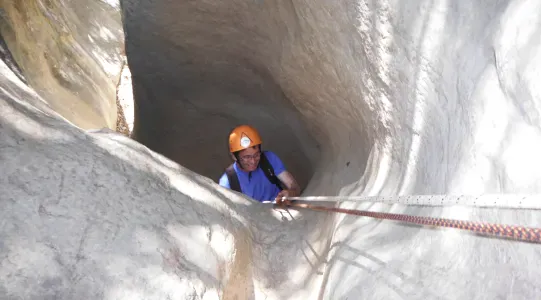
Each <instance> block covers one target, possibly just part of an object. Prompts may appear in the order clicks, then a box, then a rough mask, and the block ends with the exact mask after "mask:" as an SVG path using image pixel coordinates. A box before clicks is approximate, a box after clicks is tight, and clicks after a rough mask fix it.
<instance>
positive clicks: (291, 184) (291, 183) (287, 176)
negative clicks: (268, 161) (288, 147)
mask: <svg viewBox="0 0 541 300" xmlns="http://www.w3.org/2000/svg"><path fill="white" fill-rule="evenodd" d="M278 179H280V181H281V182H282V183H283V184H284V185H285V186H286V189H285V190H283V191H281V192H280V193H279V194H278V196H277V198H280V197H297V196H299V195H300V194H301V187H300V186H299V184H298V183H297V180H295V178H294V177H293V175H292V174H291V173H289V172H288V171H283V172H282V173H280V175H278Z"/></svg>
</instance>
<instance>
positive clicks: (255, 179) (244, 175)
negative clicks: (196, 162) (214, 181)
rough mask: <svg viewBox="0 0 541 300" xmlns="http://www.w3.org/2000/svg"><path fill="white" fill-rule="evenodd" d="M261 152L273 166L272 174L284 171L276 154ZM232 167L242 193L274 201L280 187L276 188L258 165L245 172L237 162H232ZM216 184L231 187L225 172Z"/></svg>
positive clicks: (256, 198) (257, 198)
mask: <svg viewBox="0 0 541 300" xmlns="http://www.w3.org/2000/svg"><path fill="white" fill-rule="evenodd" d="M263 152H264V153H265V156H266V157H267V160H268V161H269V163H270V164H271V165H272V167H273V168H274V174H276V176H278V175H280V174H281V173H282V172H283V171H285V166H284V164H283V163H282V161H281V160H280V158H279V157H278V156H277V155H276V154H274V153H273V152H271V151H263ZM233 168H234V169H235V171H236V173H237V177H238V178H239V184H240V188H241V190H242V193H243V194H245V195H247V196H249V197H252V198H254V199H255V200H257V201H259V202H262V201H274V199H275V198H276V196H277V195H278V193H279V192H280V189H278V187H277V186H276V185H274V184H273V183H271V182H270V181H269V180H268V179H267V176H265V173H263V170H261V168H260V167H257V169H256V170H255V171H252V172H246V171H243V170H242V169H241V168H240V167H239V166H238V164H237V163H235V164H233ZM250 173H251V174H250ZM218 184H219V185H221V186H223V187H226V188H228V189H230V188H231V186H230V185H229V179H228V178H227V174H226V173H225V172H224V174H223V175H222V177H220V181H219V183H218Z"/></svg>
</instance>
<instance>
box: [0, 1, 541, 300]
mask: <svg viewBox="0 0 541 300" xmlns="http://www.w3.org/2000/svg"><path fill="white" fill-rule="evenodd" d="M6 3H8V4H9V3H11V2H7V1H6V2H3V7H8V4H6ZM18 3H23V2H18ZM28 3H30V2H28ZM28 3H27V4H28ZM60 3H62V5H63V6H62V8H63V9H66V10H65V12H66V14H68V15H73V14H77V15H79V14H78V12H79V11H82V10H83V8H84V9H92V7H94V6H95V5H105V4H104V3H101V2H89V3H90V4H89V5H90V6H88V7H86V6H77V7H75V6H73V7H71V10H69V9H67V8H68V6H65V5H66V4H65V3H63V2H60ZM97 3H99V4H97ZM49 6H51V5H49ZM540 6H541V3H540V2H539V1H477V2H474V3H466V2H464V3H455V2H451V1H432V2H430V1H401V2H388V1H350V2H347V3H346V2H340V1H334V2H333V1H323V0H313V1H290V2H288V3H284V2H273V1H237V0H234V1H228V2H227V3H226V2H219V1H190V2H188V1H165V0H164V1H137V0H124V1H122V9H121V12H122V17H123V20H124V21H125V23H124V30H125V33H126V46H127V48H126V49H127V54H128V59H129V63H130V69H131V74H132V80H133V81H132V82H133V85H134V97H135V100H136V105H135V124H134V133H133V138H134V139H133V140H130V139H128V138H126V137H123V136H120V135H118V134H115V133H112V132H110V131H108V130H98V131H93V132H92V133H89V132H84V131H82V130H80V128H77V127H75V126H73V125H71V124H67V123H65V122H64V121H62V120H61V119H60V117H59V115H57V114H56V113H55V112H54V111H53V110H51V109H49V108H48V107H47V105H46V104H47V103H51V101H52V100H51V99H55V97H49V96H46V95H45V96H43V97H39V95H42V91H40V90H38V91H37V93H36V91H33V90H32V89H31V88H29V87H27V86H25V85H24V83H22V82H21V81H20V80H19V79H18V78H17V76H16V75H15V74H13V73H12V72H10V70H9V69H8V67H7V66H6V65H0V67H1V71H2V74H3V76H2V81H1V82H0V83H1V85H0V87H1V90H0V95H1V102H0V104H1V106H0V117H1V118H0V121H1V123H0V125H1V128H2V130H1V131H0V134H1V136H0V155H1V157H2V161H3V162H4V163H3V165H2V173H1V175H0V176H1V177H0V190H2V191H8V192H6V193H3V194H2V198H0V200H1V202H0V205H1V207H0V213H1V215H0V220H1V221H0V222H2V223H0V225H1V226H0V258H1V260H0V282H1V284H0V295H7V297H6V298H8V299H9V298H24V299H42V298H44V297H50V298H54V297H56V298H59V299H96V298H101V299H138V298H139V299H167V298H171V299H185V298H188V299H205V300H207V299H499V298H503V299H507V298H512V299H537V298H540V297H541V290H540V289H539V288H538V287H537V286H538V284H537V282H538V281H539V278H540V276H541V269H540V268H539V265H540V264H541V255H540V254H541V253H540V249H541V248H539V246H538V245H537V244H528V243H523V242H517V241H512V240H503V239H498V238H487V237H484V236H480V235H475V234H471V233H469V232H467V231H463V230H457V229H442V228H440V227H432V226H431V227H422V226H412V225H410V224H405V223H401V222H397V221H389V220H379V219H373V218H368V217H357V216H345V215H341V214H329V213H323V212H314V211H308V210H299V211H297V210H293V209H291V210H288V211H285V210H280V209H272V208H271V207H270V206H267V205H264V204H258V203H253V202H250V201H249V200H248V199H245V198H243V197H240V196H238V195H235V194H233V193H231V192H229V191H227V190H224V189H222V188H219V187H218V186H217V185H216V184H214V183H213V181H215V180H216V177H217V176H218V175H219V174H220V173H221V171H222V170H223V168H224V167H225V166H226V165H227V163H228V162H229V157H228V156H227V151H226V150H227V144H226V142H227V139H226V138H227V133H228V132H229V130H230V129H231V127H233V126H234V125H236V124H238V123H251V124H253V125H255V126H256V127H258V128H260V130H261V132H262V134H263V138H264V140H265V141H266V142H265V147H267V148H268V149H272V150H275V151H276V152H278V153H279V154H280V155H281V156H282V157H283V158H284V161H285V162H286V166H288V168H289V169H290V170H292V172H293V173H294V174H295V175H297V176H298V177H299V178H301V182H302V183H303V186H306V189H305V195H337V194H340V195H376V196H377V195H389V196H396V195H408V194H436V193H437V194H443V196H442V198H437V199H442V202H450V200H451V199H454V200H456V203H457V204H460V203H461V201H462V200H461V198H458V197H457V196H458V195H462V194H474V195H475V194H481V193H493V192H503V193H508V194H511V193H530V192H531V193H537V192H539V189H540V188H539V187H540V186H539V183H540V182H541V180H540V176H541V175H539V172H537V171H536V170H538V169H540V167H541V163H540V158H539V155H538V153H539V152H540V151H539V150H540V149H539V145H541V138H540V136H539V107H540V104H541V103H540V100H541V99H540V97H541V92H540V91H541V88H540V87H539V86H538V85H537V84H536V83H537V78H538V77H539V70H540V69H539V68H540V67H539V66H540V65H541V61H540V59H541V55H540V54H541V48H540V47H539V39H538V38H537V37H538V36H539V32H538V31H539V30H538V28H539V24H540V19H539V14H540V13H539V12H540V11H541V7H540ZM9 7H12V8H14V9H15V10H18V11H23V12H26V11H29V12H31V11H33V10H35V9H36V8H35V6H32V5H29V6H28V8H24V7H23V8H20V7H19V8H17V7H15V6H9ZM110 7H111V8H112V9H113V10H114V9H115V8H114V7H115V5H114V3H113V5H112V6H110ZM40 9H41V8H40ZM78 9H80V10H78ZM15 10H13V11H15ZM4 11H5V12H7V11H8V10H4ZM5 15H8V16H9V15H10V14H7V13H4V14H3V15H2V17H3V19H4V20H5V19H6V18H5ZM11 15H13V14H11ZM79 17H80V15H79ZM117 17H118V15H115V18H117ZM11 18H12V19H13V17H11ZM35 18H36V22H39V20H41V19H40V18H41V17H35ZM104 19H106V18H104ZM29 20H33V19H32V18H30V19H29ZM70 20H71V21H73V19H70ZM71 21H70V22H71ZM11 22H13V21H11ZM73 22H74V21H73ZM30 23H32V22H30ZM3 24H5V22H4V23H3ZM25 24H26V23H25ZM54 24H56V23H54ZM66 24H68V25H69V26H76V25H74V24H77V22H74V23H69V22H67V23H66ZM68 25H66V26H68ZM25 26H26V25H25ZM44 26H45V25H44ZM47 26H48V25H47ZM47 26H45V27H46V28H47ZM23 27H24V26H23ZM40 28H41V27H40ZM69 28H77V30H81V32H83V34H84V32H85V31H84V30H87V28H86V27H84V28H81V27H69ZM12 31H13V29H12ZM3 32H8V33H9V30H7V31H6V29H5V27H4V28H3ZM45 32H48V31H45ZM50 32H52V31H50ZM73 32H79V31H75V30H74V31H73ZM53 33H54V32H53ZM53 33H51V34H52V36H53V37H55V38H57V37H58V36H56V35H54V34H53ZM5 36H6V41H7V42H8V45H9V47H10V49H14V50H13V52H14V57H16V58H17V57H21V54H17V51H18V50H17V49H18V48H17V47H18V46H16V45H18V42H14V41H16V39H14V38H13V37H11V38H9V34H5ZM60 36H61V35H60ZM104 45H105V44H103V45H101V46H99V47H98V46H97V44H96V43H95V44H88V47H90V48H92V47H96V48H98V49H107V46H104ZM100 47H103V48H100ZM30 48H31V47H30ZM85 49H87V48H85ZM32 50H33V51H37V50H36V49H32ZM86 51H90V50H86ZM70 59H74V58H73V57H72V58H70ZM18 60H20V61H21V63H20V65H21V69H22V70H23V71H22V75H23V76H25V77H26V78H32V76H31V75H32V73H31V71H28V68H26V69H25V67H24V59H18ZM17 62H18V61H17ZM95 63H96V65H92V66H87V67H88V68H90V70H92V69H93V68H100V69H102V70H106V68H104V65H101V66H99V67H98V65H99V60H95ZM64 68H66V66H64ZM61 70H64V69H61ZM85 70H86V69H85ZM104 72H105V71H104ZM45 74H49V75H47V76H46V75H44V78H43V79H40V80H43V82H51V80H52V79H51V78H54V77H52V74H53V73H45ZM35 78H37V77H36V76H35ZM54 80H56V79H54ZM54 80H53V81H52V82H54ZM29 81H31V80H30V79H29ZM34 85H35V83H34ZM51 93H52V92H51ZM62 93H63V92H59V98H58V99H64V98H61V97H64V96H63V95H65V94H62ZM38 94H39V95H38ZM53 95H54V94H53ZM104 99H108V98H104ZM59 101H60V100H59ZM62 103H63V102H61V101H60V102H58V104H62ZM100 105H106V104H100ZM51 106H53V105H52V104H51ZM60 106H61V105H60ZM104 107H106V106H104ZM53 109H54V110H56V111H57V112H60V113H61V115H65V114H62V111H60V109H59V108H57V107H53ZM78 109H82V110H76V109H74V110H73V112H74V113H75V112H76V113H77V114H78V116H79V117H80V118H81V119H80V120H79V122H89V123H92V122H94V121H95V120H94V119H92V118H93V116H95V115H92V114H87V107H79V108H78ZM104 111H107V110H106V109H104ZM88 120H90V121H88ZM92 124H93V123H92ZM97 127H99V126H97ZM138 142H140V143H142V144H143V145H141V144H140V143H138ZM144 145H146V146H148V147H149V148H150V149H149V148H146V147H144ZM152 150H155V151H156V152H159V153H162V154H164V155H166V156H168V157H169V158H170V159H168V158H165V157H164V156H162V155H159V154H156V152H154V151H152ZM173 160H174V161H175V162H178V163H180V165H178V164H176V163H175V162H173ZM193 171H196V172H198V173H200V174H196V173H195V172H193ZM201 174H202V175H205V176H208V177H210V179H209V178H205V177H203V176H201ZM393 199H394V200H396V199H395V198H393V197H391V200H393ZM435 199H436V198H435ZM519 199H520V198H519V197H517V206H520V200H519ZM499 201H500V199H498V198H497V197H494V203H498V202H499ZM433 204H438V203H433ZM341 206H342V207H346V208H352V209H362V210H371V211H381V212H392V213H404V214H408V215H414V216H430V217H439V218H450V219H460V220H471V221H487V222H492V223H503V224H517V225H525V226H532V227H541V219H540V218H539V216H538V213H537V211H533V212H532V211H531V210H520V209H506V210H503V209H495V208H483V209H481V208H475V207H465V206H461V205H455V206H446V207H440V206H431V205H411V203H410V204H405V203H401V204H394V205H389V204H383V203H372V202H352V203H342V204H341ZM519 208H520V207H519ZM44 295H45V296H44Z"/></svg>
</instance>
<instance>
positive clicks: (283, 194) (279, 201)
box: [275, 190, 294, 205]
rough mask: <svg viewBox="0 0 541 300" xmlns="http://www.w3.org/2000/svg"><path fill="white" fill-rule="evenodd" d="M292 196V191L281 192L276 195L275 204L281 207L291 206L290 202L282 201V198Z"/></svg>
mask: <svg viewBox="0 0 541 300" xmlns="http://www.w3.org/2000/svg"><path fill="white" fill-rule="evenodd" d="M293 194H294V192H293V191H290V190H281V191H280V192H279V193H278V195H277V196H276V199H275V200H276V204H278V205H282V204H285V205H290V204H291V200H282V197H291V196H292V195H293Z"/></svg>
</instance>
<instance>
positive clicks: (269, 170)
mask: <svg viewBox="0 0 541 300" xmlns="http://www.w3.org/2000/svg"><path fill="white" fill-rule="evenodd" d="M259 167H260V168H261V169H262V170H263V173H265V176H267V179H268V180H269V181H270V182H271V183H272V184H274V185H276V186H277V187H278V189H279V190H283V189H284V188H283V187H282V182H281V181H280V179H278V177H276V174H274V168H273V167H272V165H271V164H270V162H269V160H268V159H267V157H266V156H265V152H262V153H261V160H260V161H259Z"/></svg>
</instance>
